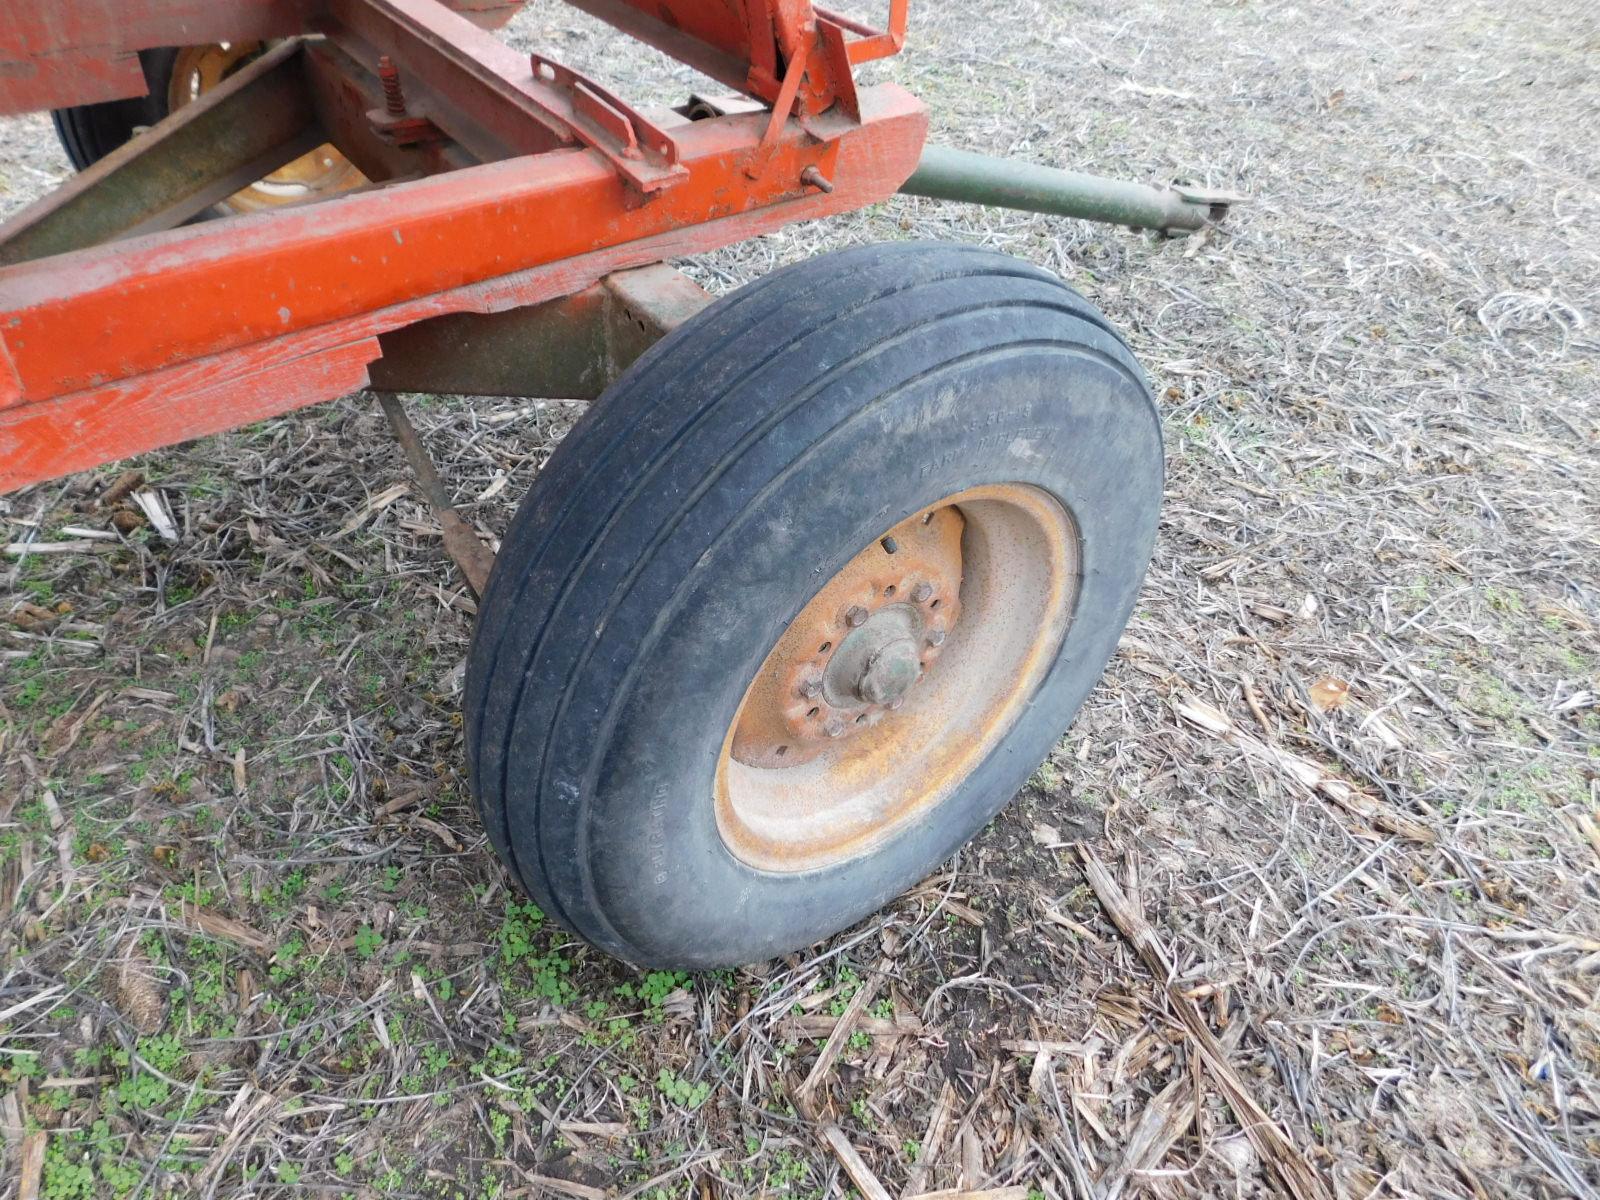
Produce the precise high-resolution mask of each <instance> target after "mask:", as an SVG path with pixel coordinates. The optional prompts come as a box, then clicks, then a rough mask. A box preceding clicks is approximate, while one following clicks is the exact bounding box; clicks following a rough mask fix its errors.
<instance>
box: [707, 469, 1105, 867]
mask: <svg viewBox="0 0 1600 1200" xmlns="http://www.w3.org/2000/svg"><path fill="white" fill-rule="evenodd" d="M1079 557H1080V556H1079V539H1078V533H1077V529H1076V526H1075V524H1074V523H1073V521H1072V518H1071V517H1070V516H1069V515H1068V514H1067V512H1066V510H1065V509H1063V508H1062V507H1061V505H1060V504H1059V503H1057V502H1056V501H1055V500H1054V499H1053V498H1052V497H1050V496H1049V495H1047V494H1046V493H1045V492H1043V491H1041V490H1040V489H1038V488H1035V487H1032V486H1029V485H1027V484H995V485H988V486H984V487H976V488H970V489H968V490H966V491H962V492H959V493H956V494H955V495H952V496H948V497H946V498H945V499H943V500H941V501H939V502H938V503H937V504H933V505H930V506H929V507H928V508H925V509H923V510H922V511H920V512H918V513H915V514H913V515H912V516H911V517H909V518H907V519H906V520H905V521H902V522H901V523H900V524H898V525H896V526H895V527H894V528H893V529H890V530H888V531H887V532H886V533H884V534H883V535H882V536H881V537H879V538H878V539H877V540H876V541H874V542H873V543H872V544H871V545H869V546H867V547H866V548H865V549H863V550H862V551H861V552H860V553H859V554H857V555H856V556H855V557H854V558H852V559H851V560H850V562H849V563H847V564H846V565H845V566H844V568H843V569H842V570H841V571H840V572H839V573H838V574H837V575H835V576H834V577H833V579H831V580H830V581H829V582H828V583H827V584H826V585H825V586H824V587H823V588H822V589H821V590H820V591H819V592H818V593H817V594H816V595H815V596H814V597H813V598H812V600H811V601H810V602H809V603H808V604H807V605H806V607H805V608H804V609H803V610H802V611H801V613H800V615H799V616H798V617H796V618H795V620H794V621H793V622H791V623H790V625H789V627H788V629H787V630H786V631H785V632H784V634H783V636H782V637H781V638H780V639H779V640H778V643H777V644H776V645H775V646H774V647H773V648H772V650H771V651H770V652H769V653H768V655H767V657H766V659H765V661H764V662H763V663H762V664H761V668H760V670H758V671H757V672H756V677H755V679H754V680H753V681H752V682H751V684H750V686H749V688H748V689H747V690H746V692H745V695H744V698H743V700H742V701H741V702H740V705H739V709H738V712H737V713H736V714H735V716H734V719H733V722H732V724H731V725H730V727H729V729H728V733H727V736H726V738H725V739H724V741H723V746H722V753H721V756H720V758H719V760H718V763H717V772H716V786H715V806H716V818H717V826H718V829H719V831H720V832H721V835H722V840H723V842H724V844H725V845H726V846H727V847H728V849H729V850H730V851H731V852H732V853H733V854H734V855H735V856H736V857H737V858H739V859H741V860H743V861H744V862H746V863H748V864H749V865H751V866H753V867H757V868H759V869H762V870H767V871H779V872H793V871H810V870H817V869H819V868H823V867H827V866H832V865H834V864H836V863H839V862H843V861H846V860H848V859H850V858H854V857H856V856H858V855H860V854H864V853H866V852H868V851H869V850H871V849H873V848H874V847H876V846H877V845H880V844H881V843H882V842H884V841H886V840H887V839H889V838H890V837H892V836H893V835H894V834H895V833H897V832H898V831H900V830H902V829H904V828H906V827H907V826H909V825H910V824H912V823H913V822H915V821H917V820H918V819H919V818H921V817H923V816H925V815H926V814H927V813H928V812H930V811H931V810H932V809H933V808H935V807H937V806H938V805H939V804H940V803H941V802H942V801H943V800H945V799H946V798H947V797H948V796H950V794H951V793H952V792H954V791H955V789H956V788H957V787H958V786H959V785H960V784H961V782H962V781H963V780H965V779H966V778H967V777H968V776H969V775H971V773H972V772H973V771H974V770H975V769H976V768H977V766H978V765H979V764H980V763H981V762H983V760H984V759H985V758H987V757H988V755H989V754H990V752H991V751H993V750H994V748H995V747H996V746H997V745H998V744H999V742H1000V740H1001V739H1002V738H1003V737H1004V736H1005V735H1006V733H1007V732H1009V731H1010V729H1011V727H1012V726H1013V725H1014V724H1015V722H1016V719H1017V717H1018V716H1019V715H1020V714H1021V712H1022V710H1023V708H1024V707H1025V705H1026V704H1027V701H1028V699H1029V698H1030V697H1031V696H1032V695H1033V693H1034V692H1035V691H1036V690H1037V688H1038V685H1039V683H1040V682H1041V681H1042V680H1043V678H1044V675H1045V673H1046V671H1048V670H1049V668H1050V666H1051V664H1052V663H1053V662H1054V660H1055V657H1056V653H1057V651H1058V650H1059V648H1060V645H1061V640H1062V638H1063V637H1064V636H1065V634H1066V630H1067V626H1068V624H1069V623H1070V620H1071V614H1072V611H1073V607H1074V605H1075V602H1076V599H1077V592H1078V582H1079V570H1078V564H1079Z"/></svg>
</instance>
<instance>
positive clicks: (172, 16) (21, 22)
mask: <svg viewBox="0 0 1600 1200" xmlns="http://www.w3.org/2000/svg"><path fill="white" fill-rule="evenodd" d="M442 2H443V3H445V4H447V5H448V6H449V7H450V8H453V9H456V10H458V11H460V12H461V13H462V14H463V15H465V16H466V17H468V18H469V19H471V20H472V21H473V22H474V23H475V24H477V25H480V26H483V27H485V28H489V29H493V28H496V27H498V26H500V25H503V24H505V23H506V22H507V21H509V20H510V19H511V18H512V17H513V16H514V15H515V14H516V12H517V10H518V9H519V8H521V7H522V4H523V2H524V0H442ZM326 9H327V4H326V0H0V114H4V113H16V112H32V111H35V110H38V109H45V108H62V107H65V106H67V105H72V104H89V103H93V102H96V101H101V100H123V99H126V98H128V97H130V96H142V95H144V93H145V81H144V75H143V73H142V72H141V71H140V70H139V62H138V59H137V57H136V52H137V51H140V50H147V49H150V48H152V47H155V46H201V45H207V44H209V43H212V42H245V41H261V40H265V39H268V38H281V37H289V36H291V35H293V34H297V33H306V32H308V31H310V30H312V29H314V28H315V27H316V25H317V23H318V22H319V21H321V20H323V19H324V18H325V15H326Z"/></svg>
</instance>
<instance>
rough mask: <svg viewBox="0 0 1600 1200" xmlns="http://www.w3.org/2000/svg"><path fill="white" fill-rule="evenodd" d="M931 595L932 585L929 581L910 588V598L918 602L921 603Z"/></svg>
mask: <svg viewBox="0 0 1600 1200" xmlns="http://www.w3.org/2000/svg"><path fill="white" fill-rule="evenodd" d="M932 595H933V585H932V584H929V583H919V584H917V586H916V587H914V588H912V589H911V598H912V599H913V600H915V601H916V602H917V603H918V604H921V603H923V602H924V601H926V600H927V599H928V597H930V596H932Z"/></svg>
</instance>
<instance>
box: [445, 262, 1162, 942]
mask: <svg viewBox="0 0 1600 1200" xmlns="http://www.w3.org/2000/svg"><path fill="white" fill-rule="evenodd" d="M1023 435H1026V438H1025V439H1024V440H1027V441H1031V442H1032V443H1033V446H1034V448H1035V449H1036V447H1037V445H1038V443H1039V441H1040V440H1041V439H1042V440H1043V441H1044V442H1045V443H1046V444H1047V445H1049V446H1050V447H1051V448H1052V451H1053V452H1052V453H1049V454H1042V455H1041V454H1038V453H1036V452H1032V453H1030V452H1025V451H1019V450H1017V448H1016V447H1017V443H1018V440H1019V438H1022V437H1023ZM1162 481H1163V461H1162V451H1161V434H1160V425H1159V420H1158V417H1157V415H1156V410H1155V405H1154V403H1153V401H1152V400H1151V397H1150V392H1149V388H1148V385H1147V384H1146V382H1145V380H1144V376H1143V374H1142V372H1141V371H1140V369H1139V367H1138V365H1137V363H1136V362H1135V361H1134V358H1133V356H1132V354H1131V353H1130V352H1129V350H1128V349H1127V347H1126V346H1125V345H1124V344H1123V342H1122V340H1121V339H1120V338H1119V337H1118V336H1117V334H1116V333H1115V332H1114V331H1113V330H1112V329H1111V327H1110V326H1109V325H1108V323H1107V322H1106V320H1105V318H1104V317H1102V316H1101V315H1100V314H1099V313H1098V312H1097V311H1096V310H1095V309H1094V308H1093V307H1092V306H1091V305H1090V304H1089V303H1088V302H1087V301H1085V300H1084V299H1083V298H1082V297H1081V296H1079V295H1078V294H1077V293H1076V292H1074V291H1073V290H1072V289H1070V288H1069V287H1067V286H1066V285H1065V284H1063V283H1062V282H1061V281H1060V280H1059V279H1056V278H1055V277H1054V276H1052V275H1050V274H1048V273H1046V272H1044V271H1041V270H1039V269H1037V268H1035V267H1032V266H1030V265H1028V264H1026V263H1023V262H1019V261H1017V260H1015V259H1012V258H1008V257H1005V256H1003V255H999V254H995V253H991V252H989V251H985V250H980V249H976V248H972V247H965V246H957V245H945V244H939V243H899V244H890V245H880V246H868V247H862V248H859V249H853V250H847V251H843V252H840V253H836V254H830V255H826V256H823V257H820V258H816V259H812V260H811V261H809V262H805V263H801V264H799V265H797V266H792V267H789V268H786V269H784V270H781V271H777V272H775V273H773V274H772V275H770V276H768V277H766V278H765V279H763V280H760V281H759V282H757V283H755V284H752V285H750V286H749V287H746V288H744V289H742V290H740V291H738V292H736V293H734V294H733V295H731V296H728V297H725V298H723V299H722V300H719V301H718V302H716V303H715V304H713V305H711V306H710V307H708V308H707V309H706V310H705V311H704V312H702V313H700V314H698V315H697V316H696V317H695V318H694V319H692V320H691V321H689V322H687V323H686V324H685V325H683V326H681V327H680V328H678V329H677V330H675V331H673V332H672V333H671V334H670V335H668V336H667V337H666V338H664V339H663V340H662V341H661V342H660V343H659V344H657V345H656V346H654V347H652V349H651V350H650V351H649V352H648V353H647V354H645V355H644V357H643V358H641V359H640V360H639V361H638V362H637V363H635V364H634V365H633V366H632V367H631V368H630V369H629V370H628V371H627V372H626V374H625V375H624V376H623V377H622V378H621V379H619V380H618V381H617V382H616V384H615V385H613V386H612V387H611V389H610V390H609V391H607V392H606V394H605V396H604V397H602V399H601V400H599V401H598V402H597V403H596V404H595V405H594V406H593V408H592V410H591V411H590V412H589V413H588V414H586V415H585V417H584V418H583V420H581V421H580V422H579V423H578V425H577V426H576V427H575V428H574V429H573V430H572V432H571V433H570V434H569V435H568V436H567V438H566V440H565V441H564V442H562V444H561V445H560V447H559V448H558V449H557V450H556V452H555V453H554V454H553V455H552V456H551V458H550V461H549V463H548V464H547V465H546V466H545V468H544V470H543V471H541V472H540V474H539V476H538V478H537V479H536V480H535V481H534V484H533V487H532V488H531V489H530V491H529V494H528V496H527V498H526V499H525V500H524V501H523V504H522V506H521V508H520V510H519V511H518V513H517V515H516V518H515V520H514V521H513V522H512V524H511V527H510V529H509V531H508V532H507V534H506V537H505V539H504V543H503V545H502V547H501V550H500V553H499V556H498V559H497V561H496V563H495V568H494V573H493V576H492V578H491V579H490V582H489V586H488V588H487V594H486V595H485V596H484V598H483V603H482V606H481V608H480V610H479V615H478V623H477V628H476V630H475V632H474V636H473V643H472V650H471V656H470V660H469V664H468V671H467V685H466V721H467V747H468V755H469V760H470V765H471V771H472V778H473V786H474V790H475V792H476V795H477V798H478V804H479V809H480V812H481V813H482V816H483V821H484V824H485V826H486V827H487V830H488V833H489V836H490V839H491V840H492V841H493V843H494V845H495V847H496V849H497V850H498V851H499V853H500V855H501V857H502V858H503V859H504V860H505V862H506V863H507V864H508V865H509V866H510V868H511V870H512V872H513V873H514V874H515V875H516V876H517V878H518V879H519V880H521V882H522V883H523V885H524V886H525V887H526V888H527V890H528V892H529V893H530V894H531V895H532V896H533V898H534V900H535V901H536V902H537V903H538V904H539V905H540V907H542V908H543V909H545V910H546V912H547V913H548V914H549V915H550V916H552V917H554V918H555V919H556V920H558V921H559V922H561V923H562V924H563V925H565V926H567V927H568V928H570V929H572V930H573V931H575V932H576V933H578V934H579V935H581V936H582V937H584V938H585V939H587V940H588V941H590V942H591V943H593V944H594V945H596V946H599V947H600V948H602V949H604V950H606V951H608V952H609V953H611V954H614V955H616V956H618V957H620V958H623V959H627V960H630V961H632V962H636V963H640V964H645V965H650V966H661V967H683V968H705V967H714V966H727V965H732V964H736V963H742V962H753V961H757V960H761V959H765V958H769V957H772V956H774V955H777V954H781V953H786V952H788V951H791V950H794V949H797V948H799V947H802V946H805V945H808V944H810V943H812V942H814V941H816V940H818V939H819V938H821V937H824V936H826V935H828V934H830V933H833V932H835V931H837V930H839V929H842V928H844V927H845V926H847V925H849V924H851V923H852V922H854V921H856V920H858V919H860V918H861V917H862V916H864V915H866V914H868V913H870V912H872V911H873V910H875V909H877V908H879V907H881V906H882V905H883V904H884V903H885V902H886V901H888V900H889V899H891V898H892V897H894V896H895V895H897V894H899V893H900V892H902V891H903V890H905V889H906V888H907V887H909V886H910V885H912V884H914V883H915V882H916V881H917V880H918V879H920V878H922V877H923V876H924V875H925V874H926V873H927V872H928V871H929V870H930V869H932V868H933V867H935V866H936V865H937V864H939V863H941V862H943V861H944V860H945V859H946V858H948V857H949V856H950V855H951V854H952V853H954V852H955V851H956V850H957V849H958V848H959V847H960V846H961V845H962V844H964V843H965V842H966V841H967V840H968V839H969V838H971V837H972V836H973V835H974V834H975V833H976V832H978V830H980V829H981V828H983V826H984V825H985V824H986V823H987V822H988V821H989V820H990V819H991V818H992V817H993V816H994V815H995V814H996V813H997V812H998V811H999V809H1000V808H1001V807H1002V806H1003V805H1004V804H1005V802H1006V801H1007V800H1009V799H1010V798H1011V796H1013V795H1014V794H1015V793H1016V791H1017V790H1018V789H1019V788H1020V787H1021V786H1022V785H1023V784H1024V783H1025V782H1026V781H1027V779H1028V777H1029V775H1030V774H1031V773H1032V772H1033V770H1034V769H1035V767H1036V766H1037V765H1038V763H1039V762H1040V761H1041V760H1043V759H1044V757H1045V756H1046V755H1047V754H1048V753H1049V752H1050V750H1051V749H1052V747H1053V746H1054V745H1055V744H1056V742H1057V740H1058V739H1059V737H1060V735H1061V733H1062V731H1063V730H1064V729H1065V728H1066V726H1067V725H1068V724H1069V723H1070V721H1071V719H1072V716H1073V714H1074V713H1075V712H1076V710H1077V708H1078V706H1079V704H1080V703H1081V702H1082V701H1083V699H1084V697H1085V696H1086V695H1087V694H1088V692H1089V690H1090V689H1091V688H1092V687H1093V686H1094V684H1095V682H1096V680H1098V678H1099V677H1100V674H1101V672H1102V671H1103V670H1104V667H1105V664H1106V662H1107V661H1108V660H1109V658H1110V657H1111V654H1112V652H1113V651H1114V650H1115V648H1116V645H1117V641H1118V638H1119V636H1120V634H1121V631H1122V629H1123V627H1124V625H1125V624H1126V622H1127V619H1128V617H1129V614H1130V613H1131V611H1132V608H1133V604H1134V600H1135V597H1136V595H1137V593H1138V590H1139V586H1140V583H1141V580H1142V579H1143V576H1144V571H1145V567H1146V565H1147V564H1148V561H1149V557H1150V552H1151V548H1152V545H1153V542H1154V538H1155V529H1156V520H1157V514H1158V509H1159V506H1160V497H1161V489H1162ZM984 483H1028V484H1033V485H1035V486H1037V487H1039V488H1042V489H1043V490H1045V491H1046V492H1048V493H1050V494H1051V495H1053V496H1055V497H1056V498H1057V499H1058V500H1059V501H1060V502H1061V503H1062V504H1063V505H1064V506H1065V507H1066V508H1067V510H1068V512H1069V513H1071V514H1072V516H1073V518H1074V519H1075V520H1076V522H1077V525H1078V529H1079V533H1080V537H1081V542H1082V545H1081V549H1080V553H1081V555H1082V559H1081V571H1082V577H1081V582H1080V591H1079V594H1078V603H1077V609H1076V613H1075V616H1074V619H1073V622H1072V624H1071V626H1070V628H1069V630H1068V632H1067V634H1066V637H1065V640H1064V642H1063V644H1062V646H1061V650H1060V653H1059V655H1058V656H1057V658H1056V660H1055V662H1054V663H1053V665H1052V666H1051V667H1050V668H1049V670H1048V672H1047V674H1046V675H1045V677H1044V681H1043V683H1042V684H1041V685H1040V687H1039V689H1038V691H1037V692H1036V694H1035V696H1034V698H1033V700H1032V702H1031V703H1030V704H1029V705H1028V706H1027V707H1026V708H1025V709H1024V711H1023V714H1022V716H1021V717H1019V718H1018V720H1017V722H1016V724H1015V725H1014V726H1013V727H1012V728H1011V730H1010V732H1009V733H1008V734H1007V735H1006V736H1005V737H1004V738H1003V740H1002V741H1001V742H1000V744H999V745H998V746H997V747H996V749H995V750H994V751H993V753H991V754H990V755H989V757H988V758H987V759H985V760H984V761H983V762H982V763H981V764H980V766H979V767H978V768H977V769H976V770H975V771H974V772H973V773H972V774H971V775H970V776H969V777H968V778H967V779H966V780H965V782H964V783H963V784H962V785H961V786H960V787H958V788H957V790H956V791H955V793H954V794H953V795H952V796H951V797H950V798H949V799H948V800H947V801H945V802H944V803H943V804H941V805H940V806H939V807H938V808H936V809H934V810H933V811H932V813H931V814H930V815H929V816H928V818H927V819H925V820H923V821H920V822H919V823H917V824H916V825H914V826H913V827H911V828H908V829H906V830H904V831H903V832H901V833H899V834H897V835H896V836H895V837H894V838H893V839H892V840H890V841H888V842H887V843H886V844H883V845H882V846H880V847H879V848H878V849H876V850H873V851H870V852H868V853H866V854H864V855H862V856H860V857H857V858H855V859H852V860H850V861H847V862H844V863H841V864H838V865H836V866H832V867H828V868H826V869H822V870H817V871H812V872H806V873H771V872H762V871H758V870H755V869H753V868H751V867H749V866H747V865H745V864H744V863H743V862H742V861H740V860H739V859H737V858H735V857H734V856H733V855H731V854H730V853H729V852H728V850H727V849H726V847H725V846H724V845H723V842H722V840H721V836H720V834H719V832H718V829H717V825H716V820H715V816H714V812H713V805H712V800H711V796H712V775H713V771H714V768H715V765H716V763H717V760H718V755H719V752H720V750H721V747H722V744H723V739H724V735H725V734H726V732H727V729H728V727H729V723H730V721H731V720H732V718H733V715H734V713H735V711H736V709H737V707H738V705H739V702H740V699H741V697H742V695H743V693H744V690H745V688H746V686H747V685H748V684H749V682H750V680H751V679H752V678H753V677H754V675H755V672H756V670H757V668H758V667H759V666H760V664H761V662H762V660H763V658H764V657H765V655H766V654H767V652H768V650H769V649H770V648H771V647H772V646H773V644H774V643H775V642H776V641H777V639H778V637H779V635H780V634H781V633H782V631H783V629H784V628H785V627H786V625H787V624H788V623H789V622H790V621H791V620H793V618H794V617H795V615H796V614H797V613H798V612H799V611H800V610H801V609H802V608H803V607H804V605H805V604H806V602H807V601H808V600H809V599H810V597H811V596H812V595H813V594H814V593H815V592H816V590H817V589H818V588H819V587H820V586H821V585H822V584H823V583H824V582H826V581H827V580H828V579H830V578H831V577H832V576H833V575H834V574H835V573H836V572H837V571H838V570H839V569H840V568H841V567H842V566H843V565H844V564H845V563H846V562H847V561H849V559H850V558H851V556H853V555H854V554H855V553H856V552H857V551H859V550H860V549H861V548H862V547H863V546H865V545H868V544H870V543H871V541H872V540H873V539H875V538H877V537H878V536H880V535H881V533H882V532H883V531H884V530H886V529H888V528H890V527H891V526H893V525H894V524H896V523H897V522H899V521H901V520H903V519H905V518H906V517H908V516H909V515H911V514H913V513H916V512H918V511H919V510H920V509H921V508H923V507H924V506H926V505H928V504H931V503H934V502H936V501H938V500H940V499H942V498H943V497H945V496H948V495H951V494H954V493H956V492H958V491H961V490H962V489H964V488H968V487H972V486H975V485H978V484H984Z"/></svg>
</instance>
